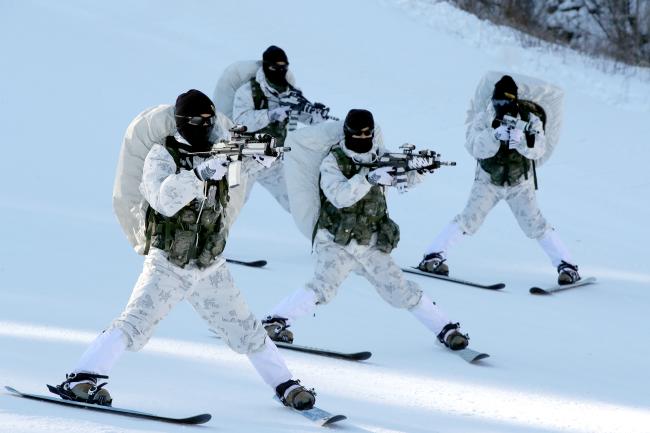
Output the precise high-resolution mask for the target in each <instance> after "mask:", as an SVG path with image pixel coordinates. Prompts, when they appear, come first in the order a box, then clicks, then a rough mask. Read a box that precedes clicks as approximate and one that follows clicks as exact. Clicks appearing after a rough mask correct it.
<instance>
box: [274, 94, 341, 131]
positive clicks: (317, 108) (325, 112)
mask: <svg viewBox="0 0 650 433" xmlns="http://www.w3.org/2000/svg"><path fill="white" fill-rule="evenodd" d="M288 93H289V94H288V96H285V97H283V98H282V99H281V102H280V104H282V105H283V106H287V107H290V108H291V114H292V115H291V116H290V117H289V130H290V131H293V130H294V129H296V124H297V123H298V119H297V117H298V116H297V114H298V113H307V114H319V115H320V116H321V117H322V118H323V119H326V120H339V118H338V117H334V116H330V114H329V113H330V108H329V107H328V106H326V105H325V104H321V103H320V102H314V103H312V102H310V101H309V99H307V98H305V95H303V94H302V90H299V89H296V88H294V87H292V88H290V89H289V91H288Z"/></svg>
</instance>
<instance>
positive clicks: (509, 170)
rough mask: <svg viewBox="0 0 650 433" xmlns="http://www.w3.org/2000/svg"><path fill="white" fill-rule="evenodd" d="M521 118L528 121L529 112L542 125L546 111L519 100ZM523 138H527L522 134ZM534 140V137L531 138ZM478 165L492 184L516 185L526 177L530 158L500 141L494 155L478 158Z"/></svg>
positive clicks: (535, 104)
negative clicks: (487, 175)
mask: <svg viewBox="0 0 650 433" xmlns="http://www.w3.org/2000/svg"><path fill="white" fill-rule="evenodd" d="M518 105H519V113H520V115H521V119H522V120H524V121H528V119H530V113H534V114H535V115H536V116H538V117H539V118H540V119H541V121H542V124H543V125H546V113H545V111H544V109H543V108H542V107H541V106H540V105H539V104H537V103H535V102H533V101H526V100H521V101H519V102H518ZM524 139H527V138H526V137H525V136H524ZM533 140H534V138H533ZM478 162H479V165H480V166H481V168H482V169H483V170H485V171H486V172H487V173H488V174H489V175H490V180H491V181H492V183H493V184H495V185H499V186H503V185H505V184H506V183H507V184H508V185H516V184H518V183H519V182H521V178H522V177H523V178H524V179H528V172H529V171H530V167H531V160H530V159H528V158H526V157H525V156H523V155H522V154H521V153H519V152H517V151H516V150H515V149H508V143H506V142H503V141H502V142H501V145H500V146H499V150H498V152H497V153H496V155H494V156H492V157H490V158H486V159H479V161H478Z"/></svg>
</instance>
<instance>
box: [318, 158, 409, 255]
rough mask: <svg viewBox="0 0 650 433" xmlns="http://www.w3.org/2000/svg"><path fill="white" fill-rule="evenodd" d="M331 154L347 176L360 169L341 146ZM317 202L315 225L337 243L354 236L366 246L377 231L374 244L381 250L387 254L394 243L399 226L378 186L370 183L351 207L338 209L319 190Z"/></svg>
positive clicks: (346, 241) (348, 240) (397, 239)
mask: <svg viewBox="0 0 650 433" xmlns="http://www.w3.org/2000/svg"><path fill="white" fill-rule="evenodd" d="M332 153H333V154H334V156H335V157H336V162H337V163H338V166H339V168H340V169H341V173H343V175H344V176H345V177H346V178H348V179H350V178H351V177H352V176H354V175H355V174H357V173H358V172H359V168H358V167H357V166H356V165H355V164H354V162H353V161H352V160H351V159H350V158H349V157H348V156H347V155H345V153H344V152H343V150H342V149H341V148H340V147H334V148H333V149H332ZM320 202H321V206H320V214H319V216H318V222H317V224H316V227H318V228H319V229H321V228H322V229H326V230H327V231H329V232H330V233H331V234H332V235H333V236H334V242H336V243H337V244H340V245H347V244H349V243H350V241H351V240H352V239H354V240H356V241H357V243H358V244H359V245H368V244H369V243H370V238H371V236H372V234H373V233H377V244H376V247H377V248H378V249H379V250H380V251H383V252H385V253H390V252H391V251H392V250H393V249H394V248H395V247H396V246H397V244H398V242H399V226H398V225H397V224H396V223H395V222H394V221H393V220H391V219H390V218H389V217H388V209H387V207H386V197H385V196H384V193H383V190H382V188H381V187H379V186H378V185H373V186H372V187H371V188H370V191H368V193H367V194H366V195H365V196H364V197H363V198H362V199H361V200H359V201H358V202H356V203H355V204H353V205H352V206H350V207H346V208H341V209H339V208H337V207H336V206H334V205H333V204H332V203H331V202H330V201H329V200H328V199H327V197H326V196H325V194H324V193H323V190H322V189H321V190H320Z"/></svg>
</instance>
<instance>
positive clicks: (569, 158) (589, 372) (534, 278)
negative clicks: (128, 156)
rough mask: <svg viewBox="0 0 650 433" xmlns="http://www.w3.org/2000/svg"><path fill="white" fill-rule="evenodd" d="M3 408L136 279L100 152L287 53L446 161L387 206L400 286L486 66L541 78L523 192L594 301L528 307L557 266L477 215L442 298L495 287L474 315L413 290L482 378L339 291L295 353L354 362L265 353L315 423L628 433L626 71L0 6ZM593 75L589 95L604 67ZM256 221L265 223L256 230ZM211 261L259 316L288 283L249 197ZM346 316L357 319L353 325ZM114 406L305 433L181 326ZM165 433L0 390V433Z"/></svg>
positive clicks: (315, 28) (245, 18)
mask: <svg viewBox="0 0 650 433" xmlns="http://www.w3.org/2000/svg"><path fill="white" fill-rule="evenodd" d="M0 37H1V39H2V41H3V42H2V46H3V50H2V51H3V55H2V72H1V74H0V77H1V79H0V95H1V100H2V103H1V104H0V119H2V125H3V145H2V149H3V150H4V155H5V156H4V158H3V162H4V163H3V166H2V170H0V199H1V200H0V210H1V212H2V215H3V216H2V224H0V238H1V239H2V241H1V242H0V353H1V355H2V356H0V385H12V386H14V387H16V388H18V389H21V390H26V391H33V392H44V384H45V383H54V382H57V381H60V380H62V378H63V376H64V374H65V372H67V371H68V370H69V369H70V368H71V365H72V364H73V363H74V361H75V360H76V359H77V357H78V356H79V355H80V353H81V352H82V351H83V349H84V347H85V345H86V344H87V343H88V342H89V341H90V340H91V339H92V338H93V336H94V335H96V333H97V332H99V331H100V330H101V329H103V327H105V326H106V325H107V324H108V323H109V322H110V321H111V320H112V318H113V317H114V316H116V315H117V314H118V313H119V312H120V311H121V309H122V307H123V306H124V304H125V303H126V301H127V298H128V295H129V293H130V291H131V287H132V284H133V283H134V281H135V279H136V277H137V275H138V273H139V271H140V268H141V264H142V258H141V257H138V256H136V255H135V253H133V252H132V251H131V249H130V247H129V246H128V244H127V242H126V240H125V238H124V236H123V235H122V233H121V231H120V229H119V227H118V225H117V223H116V221H115V219H114V217H113V215H112V210H111V200H110V197H111V190H112V183H113V175H114V170H115V165H116V160H117V156H118V150H119V144H120V142H121V138H122V134H123V132H124V130H125V128H126V126H127V125H128V123H129V121H130V120H131V119H132V118H133V117H134V116H135V115H136V114H137V113H138V112H140V111H142V110H143V109H145V108H147V107H149V106H152V105H156V104H159V103H171V102H173V101H174V99H175V97H176V95H177V94H179V93H181V92H183V91H185V90H187V89H188V88H191V87H194V88H198V89H201V90H203V91H204V92H205V93H207V94H211V93H212V90H213V88H214V85H215V83H216V80H217V78H218V76H219V74H220V72H221V71H222V70H223V69H224V68H225V67H226V66H227V65H228V64H230V63H231V62H233V61H236V60H240V59H250V58H256V57H258V56H259V55H260V54H261V52H262V51H263V50H264V49H265V48H266V46H268V45H269V44H272V43H273V44H277V45H279V46H282V47H284V48H285V49H286V51H287V53H288V55H289V59H290V62H291V67H292V69H293V71H294V72H295V74H296V77H297V79H298V83H299V85H300V86H301V87H302V88H303V89H304V91H305V94H306V95H307V96H308V97H310V98H312V99H315V100H320V101H323V102H325V103H327V104H328V105H330V106H331V107H332V110H333V113H334V114H338V115H339V116H342V115H344V114H345V112H346V111H347V110H348V109H349V108H352V107H365V108H369V109H371V110H372V111H373V112H374V113H375V116H376V118H377V119H378V121H379V122H380V123H381V124H382V127H383V130H384V133H385V137H386V141H387V143H388V144H389V145H390V146H391V147H393V148H396V147H397V146H398V145H399V144H401V143H403V142H406V141H409V142H413V143H416V144H418V145H419V146H422V147H431V148H434V149H436V150H437V151H439V152H441V153H442V154H443V156H444V158H445V159H448V160H454V161H457V162H458V166H457V167H455V168H447V169H442V170H440V171H439V172H437V173H436V174H434V175H432V176H430V178H429V179H427V181H426V182H425V184H424V185H422V186H420V187H419V188H417V189H414V190H412V191H411V192H409V193H408V194H405V195H397V194H394V195H392V196H391V198H390V206H391V215H392V216H393V217H394V218H395V219H396V220H397V221H398V223H400V225H401V228H402V239H403V240H402V243H401V244H400V247H399V248H398V250H397V251H396V252H395V253H394V257H395V258H396V259H397V260H398V261H399V262H401V263H403V264H414V263H416V262H417V260H418V259H419V257H420V254H421V252H422V250H423V249H424V247H425V246H426V244H427V242H428V241H429V239H430V238H431V237H432V236H434V235H435V234H436V232H437V231H438V230H439V229H440V228H441V227H442V226H443V225H444V224H445V223H447V222H448V221H449V220H450V219H451V218H452V217H453V216H454V215H455V214H456V213H457V212H459V211H460V210H461V209H462V207H463V206H464V204H465V200H466V198H467V194H468V192H469V188H470V185H471V182H472V179H473V170H474V161H473V160H472V159H471V158H470V157H469V155H467V154H466V152H465V150H464V148H463V138H464V127H463V124H464V119H465V110H466V109H467V104H468V101H469V98H470V96H471V94H472V93H473V91H474V87H475V85H476V83H477V81H478V79H479V78H480V76H481V75H482V74H483V73H484V72H485V71H486V70H491V69H502V70H503V69H505V70H512V71H516V72H522V73H527V74H533V75H538V76H540V77H541V78H543V79H546V80H549V81H551V82H553V83H555V84H557V85H559V86H561V87H563V88H564V89H565V90H566V109H565V114H566V119H565V129H564V131H563V135H562V139H561V143H560V145H559V147H558V149H557V150H556V152H555V153H554V155H553V158H552V159H551V160H550V161H549V162H548V163H547V164H546V165H545V166H544V167H543V168H542V169H540V170H539V179H540V191H539V196H538V197H539V201H540V204H541V207H542V210H543V212H544V213H545V215H546V216H547V218H548V219H549V220H550V221H551V222H552V223H553V224H554V225H555V226H556V227H557V228H558V230H559V232H560V234H561V235H562V237H563V238H564V240H565V241H566V242H567V243H568V244H569V247H570V248H571V249H572V251H573V253H574V255H575V256H576V257H577V258H578V260H579V264H580V266H581V267H580V269H581V271H582V273H583V274H585V275H595V276H596V277H598V278H599V284H598V285H595V286H589V287H585V288H583V289H579V290H575V291H573V292H567V293H564V294H562V295H561V296H559V295H558V296H554V297H549V298H538V297H533V296H530V295H529V294H528V287H530V286H531V285H533V284H544V283H548V284H551V283H552V282H553V281H554V279H555V272H554V269H552V267H551V266H550V265H549V264H548V263H547V261H546V258H545V256H544V255H543V253H542V252H541V251H540V250H539V249H538V247H537V245H536V243H535V242H532V241H530V240H528V239H527V238H525V236H524V235H523V234H522V233H521V232H520V230H519V228H518V227H517V225H516V222H515V220H514V218H513V217H512V215H511V214H510V211H509V209H508V208H507V206H505V205H504V204H501V205H499V206H498V207H497V208H496V209H495V210H494V211H493V213H492V214H491V215H490V216H489V217H488V219H487V221H486V223H485V224H484V226H483V227H482V229H481V230H480V231H479V233H478V234H477V235H475V236H474V237H472V238H469V239H466V240H465V241H464V243H462V244H461V245H459V246H458V248H457V249H456V250H454V251H453V252H452V256H451V258H450V261H449V264H450V266H451V267H452V270H453V271H454V272H456V273H458V275H461V276H463V277H466V278H468V279H478V280H482V281H486V282H496V281H503V282H505V283H506V284H507V287H506V289H505V290H504V291H502V292H500V293H492V292H487V291H481V290H477V289H472V288H465V287H461V286H452V285H449V284H446V283H443V282H436V281H435V280H429V279H424V278H420V277H413V278H414V280H416V281H417V282H418V283H420V284H421V285H422V287H423V288H424V290H425V291H426V292H427V293H428V294H429V295H430V296H431V297H432V298H433V299H435V300H436V301H437V302H438V304H439V305H440V306H441V307H442V308H443V309H445V310H446V311H447V312H448V313H449V315H450V316H451V317H452V318H453V319H454V320H458V321H460V322H461V323H462V325H463V328H464V329H465V330H466V331H467V332H469V333H470V335H471V337H472V340H471V343H472V345H473V346H475V347H476V348H478V349H481V350H486V351H488V352H489V353H490V354H491V355H492V357H491V358H489V359H488V360H487V362H484V363H483V364H482V365H481V366H475V365H469V364H466V363H464V362H463V361H462V360H460V358H458V357H456V356H454V355H452V354H450V353H448V352H446V351H445V350H443V349H441V348H440V347H439V346H438V345H436V344H435V343H434V339H433V337H432V336H431V335H430V334H429V333H428V332H426V331H425V330H424V329H422V328H421V327H420V325H419V324H418V323H416V322H415V321H414V320H413V319H412V318H411V316H410V315H408V314H406V313H405V312H403V311H398V310H394V309H392V308H390V307H389V306H388V305H386V304H384V303H383V302H382V301H381V300H380V299H379V297H378V296H377V295H376V294H375V293H374V291H373V289H372V287H371V286H370V285H369V283H367V282H366V281H365V280H363V279H361V278H359V277H356V276H354V277H351V278H349V279H348V280H347V281H346V282H345V284H344V285H343V286H342V287H341V289H340V293H339V296H338V297H337V298H336V299H335V300H334V301H333V302H332V303H331V304H330V305H328V306H327V307H324V308H321V309H320V310H319V311H318V312H317V315H316V317H314V318H309V319H305V320H303V321H302V322H299V323H298V324H297V325H296V326H295V329H294V332H295V333H296V335H297V337H296V342H297V343H304V344H310V345H319V346H326V347H332V348H340V349H345V350H348V349H349V350H371V351H372V352H373V357H372V358H371V360H370V361H368V362H365V363H361V364H353V363H349V362H343V361H336V360H328V359H321V358H316V357H310V356H307V355H301V354H294V353H285V355H286V359H287V361H288V363H289V365H290V367H291V368H292V370H294V371H295V373H296V375H297V376H298V377H300V378H301V379H302V380H303V381H304V383H305V384H308V385H309V386H314V387H316V389H317V390H318V392H319V395H318V402H319V404H320V405H321V406H323V407H325V408H328V409H332V410H334V411H341V412H344V413H345V414H346V415H348V417H349V421H347V422H345V423H344V424H341V425H340V427H338V429H340V430H344V431H350V432H376V433H396V432H409V433H411V432H463V433H467V432H512V433H515V432H517V433H519V432H526V433H528V432H531V433H532V432H535V433H537V432H539V433H541V432H599V433H601V432H602V433H605V432H607V433H609V432H626V433H634V432H647V431H649V427H648V425H650V411H649V410H648V409H647V408H648V406H649V405H650V397H649V394H648V392H647V389H648V387H649V385H650V379H649V375H648V373H647V368H646V364H647V362H646V359H647V358H648V356H649V355H650V349H648V347H647V345H646V344H644V342H645V338H646V337H647V335H648V331H650V319H648V318H647V314H646V309H647V305H649V303H650V292H649V291H648V288H649V286H650V269H649V263H648V252H647V245H648V244H650V230H649V229H648V226H647V222H648V221H649V220H650V205H649V204H648V197H649V196H650V175H649V174H648V169H647V167H646V165H647V161H648V160H650V150H649V146H648V137H647V124H648V113H649V112H650V84H649V80H648V71H646V70H625V71H612V70H613V69H614V68H609V67H595V65H593V62H591V61H589V60H585V59H584V58H582V57H581V56H578V55H576V54H575V53H572V52H568V51H560V52H554V51H553V50H549V49H546V48H544V47H540V48H527V49H524V48H521V47H519V45H518V42H517V38H516V37H515V36H513V33H512V32H511V31H509V30H508V29H502V28H496V27H494V26H491V25H488V24H485V23H481V22H480V21H478V20H476V19H474V18H473V17H471V16H469V15H467V14H464V13H462V12H459V11H457V10H455V9H453V8H451V7H449V6H448V5H445V4H432V3H431V2H426V1H423V0H399V1H398V0H390V1H389V0H381V1H372V0H359V1H354V2H351V1H344V0H332V1H329V2H318V3H314V2H301V1H298V0H290V1H285V2H281V3H279V4H274V5H273V8H269V6H268V2H261V1H253V0H239V1H236V2H199V1H191V2H173V1H154V0H141V1H138V2H128V1H122V0H119V1H117V0H116V1H112V2H102V3H99V2H93V3H89V2H84V1H81V0H70V1H65V2H63V1H62V2H49V1H45V0H42V1H21V2H18V1H13V2H12V1H8V2H2V3H0ZM608 69H609V70H610V71H609V72H603V71H604V70H608ZM261 215H264V218H261ZM227 255H229V256H232V257H241V258H245V259H257V258H266V259H268V260H269V262H270V264H269V266H268V267H267V268H266V269H261V270H250V269H246V268H241V267H239V268H238V267H235V266H233V267H232V268H231V269H232V272H233V274H234V276H235V278H236V281H237V283H238V285H239V286H240V287H241V289H242V291H243V292H244V293H245V295H246V297H247V299H248V301H249V302H250V304H251V306H252V308H253V309H254V311H256V312H257V313H258V315H260V316H261V315H263V314H264V313H265V311H266V310H267V309H269V308H270V307H271V306H272V305H274V303H275V302H276V301H277V300H278V299H280V298H281V297H282V296H284V295H285V294H287V293H289V292H290V291H292V290H294V289H296V288H297V287H300V286H301V285H302V284H303V283H304V282H305V281H306V280H307V279H308V278H309V276H310V273H311V258H310V255H309V244H308V242H307V241H306V240H305V239H304V238H302V237H301V235H300V234H299V232H298V230H297V229H296V228H295V227H294V226H293V223H292V221H291V218H290V217H289V216H288V215H287V214H285V213H283V211H282V210H281V209H280V208H279V207H278V206H277V205H276V204H275V202H274V201H273V199H272V198H271V197H270V196H269V195H268V194H267V193H266V192H264V191H263V190H257V189H256V190H255V191H254V193H253V195H252V198H251V200H250V202H249V204H248V206H247V207H246V208H245V209H244V211H243V212H242V214H241V217H240V219H239V221H238V222H237V223H236V225H235V227H234V230H233V233H232V236H231V238H230V241H229V244H228V247H227ZM360 307H361V308H360ZM110 389H111V391H112V393H113V395H114V397H115V399H116V401H115V404H116V405H119V406H125V407H134V408H139V409H142V410H149V411H156V412H163V413H169V414H172V415H188V414H192V413H198V412H204V411H207V412H211V413H212V414H213V415H214V418H213V420H212V421H211V422H210V423H209V424H207V427H206V428H208V429H211V430H214V431H229V432H251V431H260V432H294V431H295V432H305V431H317V430H319V428H318V427H314V426H311V425H308V423H307V422H306V421H305V420H303V419H302V418H301V417H298V416H296V415H294V414H292V413H290V412H289V411H286V410H284V409H283V408H281V407H279V406H278V405H277V404H275V403H274V402H273V401H272V400H271V395H272V393H271V392H270V390H269V389H268V388H267V387H266V386H265V385H264V384H263V383H262V382H261V380H259V379H258V377H257V376H256V375H255V372H254V371H253V369H252V368H251V367H250V366H249V365H248V364H247V363H246V359H245V358H244V357H241V356H239V355H236V354H234V353H232V352H230V351H228V349H227V348H226V347H225V345H223V344H222V343H220V342H219V341H218V340H215V339H212V338H211V337H210V334H209V332H208V331H207V329H206V326H205V325H204V323H203V322H202V321H201V320H200V319H199V318H198V317H197V316H196V315H195V314H194V312H193V311H192V310H191V308H190V307H189V306H188V305H184V304H183V305H179V306H178V308H177V309H176V310H174V311H173V312H172V313H171V314H170V316H169V317H168V318H167V319H166V320H165V321H163V322H162V323H161V324H160V326H159V328H158V330H157V332H156V336H155V338H154V339H153V340H152V342H151V344H150V345H149V346H147V348H146V349H145V350H144V351H143V352H141V353H137V354H130V353H129V354H127V355H126V356H125V357H124V358H123V359H122V361H121V362H120V363H119V364H118V366H117V367H116V368H115V370H114V372H113V376H112V378H111V387H110ZM64 431H65V432H85V431H97V432H128V433H133V432H138V433H142V432H154V431H155V432H163V431H164V432H167V431H169V432H171V431H178V427H176V426H170V425H165V424H160V423H152V422H145V421H140V420H131V419H121V418H118V417H110V416H107V415H102V414H96V413H85V412H83V411H78V410H72V409H67V408H60V407H56V406H51V405H47V404H42V403H37V402H30V401H26V400H19V399H16V398H13V397H11V396H9V395H7V394H4V393H0V432H64Z"/></svg>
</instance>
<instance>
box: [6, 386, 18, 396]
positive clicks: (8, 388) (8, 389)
mask: <svg viewBox="0 0 650 433" xmlns="http://www.w3.org/2000/svg"><path fill="white" fill-rule="evenodd" d="M5 389H6V390H7V391H9V392H10V393H12V394H17V395H20V391H18V390H16V389H14V388H12V387H10V386H6V385H5Z"/></svg>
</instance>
